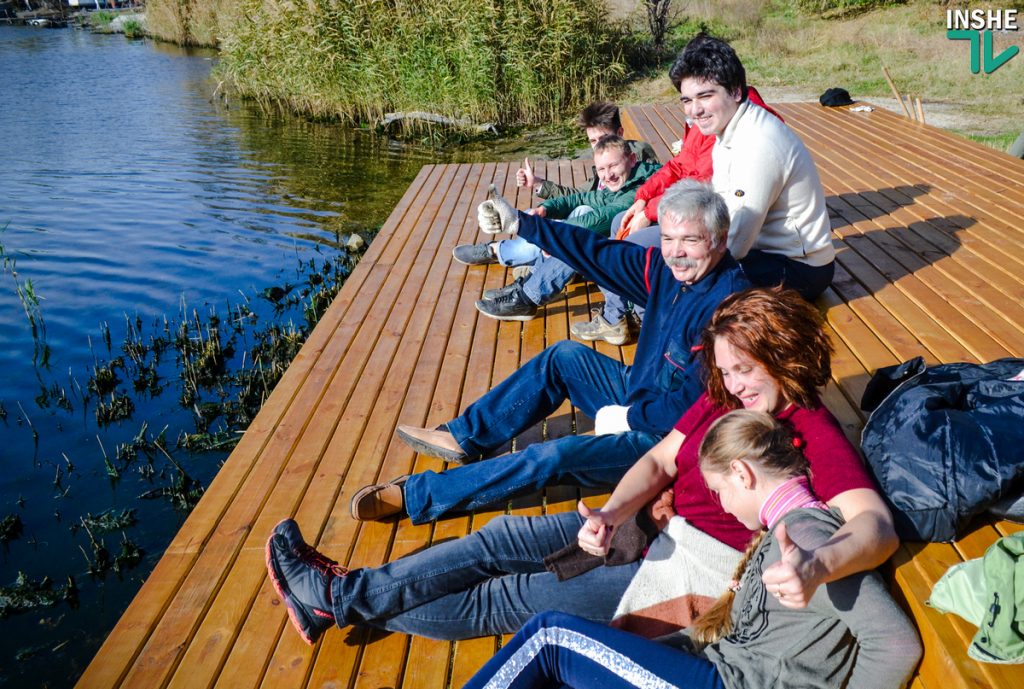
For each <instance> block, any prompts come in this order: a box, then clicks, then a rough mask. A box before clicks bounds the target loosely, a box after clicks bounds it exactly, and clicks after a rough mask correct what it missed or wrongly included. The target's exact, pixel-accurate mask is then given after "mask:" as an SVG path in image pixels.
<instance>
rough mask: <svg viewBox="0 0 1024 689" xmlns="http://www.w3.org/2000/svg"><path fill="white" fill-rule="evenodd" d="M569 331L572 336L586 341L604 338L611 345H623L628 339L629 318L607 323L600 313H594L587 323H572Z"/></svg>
mask: <svg viewBox="0 0 1024 689" xmlns="http://www.w3.org/2000/svg"><path fill="white" fill-rule="evenodd" d="M569 331H570V332H572V334H573V337H577V338H579V339H581V340H586V341H587V342H593V341H594V340H604V341H605V342H607V343H609V344H613V345H623V344H626V342H628V341H629V339H630V332H629V320H628V319H626V318H623V319H622V320H621V321H619V322H618V323H609V322H608V321H606V320H605V318H604V316H603V315H601V314H600V313H595V314H594V318H593V320H591V321H590V322H589V323H573V324H572V326H570V328H569Z"/></svg>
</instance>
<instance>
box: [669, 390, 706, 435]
mask: <svg viewBox="0 0 1024 689" xmlns="http://www.w3.org/2000/svg"><path fill="white" fill-rule="evenodd" d="M713 411H715V405H714V403H713V402H712V401H711V398H710V397H708V393H706V392H705V393H704V394H702V395H701V396H700V397H698V398H697V401H696V402H694V403H693V404H692V405H690V408H689V409H687V410H686V412H685V413H684V414H683V415H682V417H681V418H680V419H679V421H677V422H676V425H675V429H676V430H677V431H679V432H680V433H682V434H683V435H685V436H687V437H689V436H691V435H693V430H694V429H695V428H697V427H698V426H700V425H701V423H703V421H704V419H705V418H706V417H707V415H708V414H710V413H712V412H713Z"/></svg>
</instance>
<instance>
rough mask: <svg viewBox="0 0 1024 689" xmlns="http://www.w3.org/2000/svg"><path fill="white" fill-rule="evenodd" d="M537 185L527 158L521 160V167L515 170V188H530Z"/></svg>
mask: <svg viewBox="0 0 1024 689" xmlns="http://www.w3.org/2000/svg"><path fill="white" fill-rule="evenodd" d="M536 183H537V178H536V177H535V176H534V174H533V166H532V165H530V159H529V158H523V166H522V167H521V168H519V169H518V170H516V186H517V187H530V188H531V189H532V188H533V185H534V184H536Z"/></svg>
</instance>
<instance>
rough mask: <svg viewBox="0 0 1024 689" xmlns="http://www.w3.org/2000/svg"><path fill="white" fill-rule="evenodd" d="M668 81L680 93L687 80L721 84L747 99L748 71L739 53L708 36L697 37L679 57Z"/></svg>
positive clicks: (724, 43)
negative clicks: (680, 88) (670, 81)
mask: <svg viewBox="0 0 1024 689" xmlns="http://www.w3.org/2000/svg"><path fill="white" fill-rule="evenodd" d="M668 78H669V79H671V80H672V85H673V86H674V87H675V89H676V91H678V90H679V87H680V86H681V85H682V83H683V79H691V78H692V79H700V80H701V81H710V82H711V83H713V84H718V85H719V86H721V87H722V88H724V89H725V90H726V91H728V92H729V93H730V94H733V93H736V92H739V94H740V98H741V100H746V98H747V71H746V70H745V69H744V68H743V63H742V62H740V58H739V56H737V55H736V51H735V50H733V49H732V46H730V45H729V44H728V43H726V42H725V41H723V40H721V39H720V38H715V37H714V36H709V35H708V34H706V33H700V34H697V35H696V36H695V37H694V38H692V39H691V40H690V42H689V43H687V44H686V47H685V48H683V51H682V52H681V53H679V57H677V58H676V61H675V63H674V64H673V65H672V68H671V69H670V70H669V71H668Z"/></svg>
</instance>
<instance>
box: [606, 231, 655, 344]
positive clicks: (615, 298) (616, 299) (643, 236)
mask: <svg viewBox="0 0 1024 689" xmlns="http://www.w3.org/2000/svg"><path fill="white" fill-rule="evenodd" d="M625 241H627V242H629V243H631V244H639V245H640V246H645V247H651V246H660V245H661V227H660V226H658V225H650V226H649V227H645V228H644V229H642V230H640V231H639V232H634V233H633V234H631V235H629V236H628V237H626V239H625ZM601 294H603V295H604V312H603V315H604V319H605V320H606V321H608V322H609V323H612V324H615V323H618V322H619V321H621V320H622V319H623V318H624V317H625V316H626V312H627V311H629V305H628V304H627V303H626V300H625V299H623V298H622V297H620V296H619V295H617V294H615V293H614V292H610V291H608V290H606V289H605V288H604V287H602V288H601ZM633 312H634V313H636V316H637V318H643V315H644V309H643V307H642V306H635V307H634V308H633Z"/></svg>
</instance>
